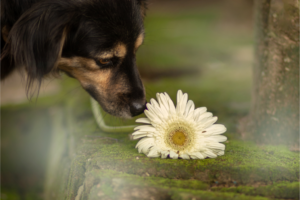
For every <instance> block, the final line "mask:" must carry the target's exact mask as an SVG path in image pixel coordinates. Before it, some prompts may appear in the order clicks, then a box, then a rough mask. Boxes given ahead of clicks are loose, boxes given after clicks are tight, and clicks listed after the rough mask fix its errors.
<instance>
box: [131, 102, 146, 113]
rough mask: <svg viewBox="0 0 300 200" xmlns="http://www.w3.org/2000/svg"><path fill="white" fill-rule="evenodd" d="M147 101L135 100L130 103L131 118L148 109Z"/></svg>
mask: <svg viewBox="0 0 300 200" xmlns="http://www.w3.org/2000/svg"><path fill="white" fill-rule="evenodd" d="M146 103H147V102H146V101H145V100H133V101H132V102H131V103H130V113H131V116H132V117H134V116H136V115H139V114H142V113H143V112H144V110H145V109H146Z"/></svg>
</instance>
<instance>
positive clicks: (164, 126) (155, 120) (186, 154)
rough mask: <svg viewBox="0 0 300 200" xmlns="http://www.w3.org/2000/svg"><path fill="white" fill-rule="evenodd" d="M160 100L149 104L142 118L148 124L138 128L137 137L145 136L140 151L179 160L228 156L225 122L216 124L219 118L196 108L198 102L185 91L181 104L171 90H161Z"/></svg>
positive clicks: (134, 136) (181, 94) (148, 154)
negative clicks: (167, 91)
mask: <svg viewBox="0 0 300 200" xmlns="http://www.w3.org/2000/svg"><path fill="white" fill-rule="evenodd" d="M156 96H157V100H158V102H157V101H156V100H154V99H151V100H150V103H147V109H146V110H145V114H146V116H147V117H148V118H139V119H137V120H136V122H139V123H144V124H146V125H141V126H137V127H135V129H134V130H135V132H134V133H133V134H132V135H133V138H134V139H139V138H142V139H141V140H140V141H139V142H138V143H137V145H136V148H138V151H139V153H144V154H146V155H147V156H148V157H161V158H167V156H169V157H170V158H173V159H177V158H183V159H190V158H192V159H204V158H206V157H210V158H216V157H217V156H222V155H224V150H225V145H224V144H222V143H220V142H225V141H226V140H227V138H226V137H225V136H223V135H220V134H222V133H224V132H225V131H226V127H225V126H224V125H222V124H214V123H215V122H216V121H217V117H213V115H212V113H210V112H206V110H207V109H206V108H205V107H200V108H197V109H195V105H194V102H193V101H191V100H189V101H188V95H187V94H186V93H185V94H183V93H182V91H181V90H179V91H178V92H177V106H176V108H175V106H174V103H173V101H172V100H171V99H170V97H169V95H168V94H167V93H157V94H156Z"/></svg>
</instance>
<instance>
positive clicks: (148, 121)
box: [135, 118, 151, 124]
mask: <svg viewBox="0 0 300 200" xmlns="http://www.w3.org/2000/svg"><path fill="white" fill-rule="evenodd" d="M135 122H137V123H145V124H151V121H150V120H149V119H148V118H138V119H137V120H135Z"/></svg>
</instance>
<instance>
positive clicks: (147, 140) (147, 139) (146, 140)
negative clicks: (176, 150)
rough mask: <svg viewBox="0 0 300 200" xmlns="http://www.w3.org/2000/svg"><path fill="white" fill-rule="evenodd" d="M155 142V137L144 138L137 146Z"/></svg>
mask: <svg viewBox="0 0 300 200" xmlns="http://www.w3.org/2000/svg"><path fill="white" fill-rule="evenodd" d="M153 143H154V138H149V137H146V138H142V139H141V140H140V141H139V142H138V143H137V144H136V145H135V148H139V147H141V146H143V145H144V144H153Z"/></svg>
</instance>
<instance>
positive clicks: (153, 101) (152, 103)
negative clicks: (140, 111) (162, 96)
mask: <svg viewBox="0 0 300 200" xmlns="http://www.w3.org/2000/svg"><path fill="white" fill-rule="evenodd" d="M150 103H151V105H153V106H154V107H155V108H159V104H158V103H157V101H156V100H155V99H153V98H151V99H150Z"/></svg>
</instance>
